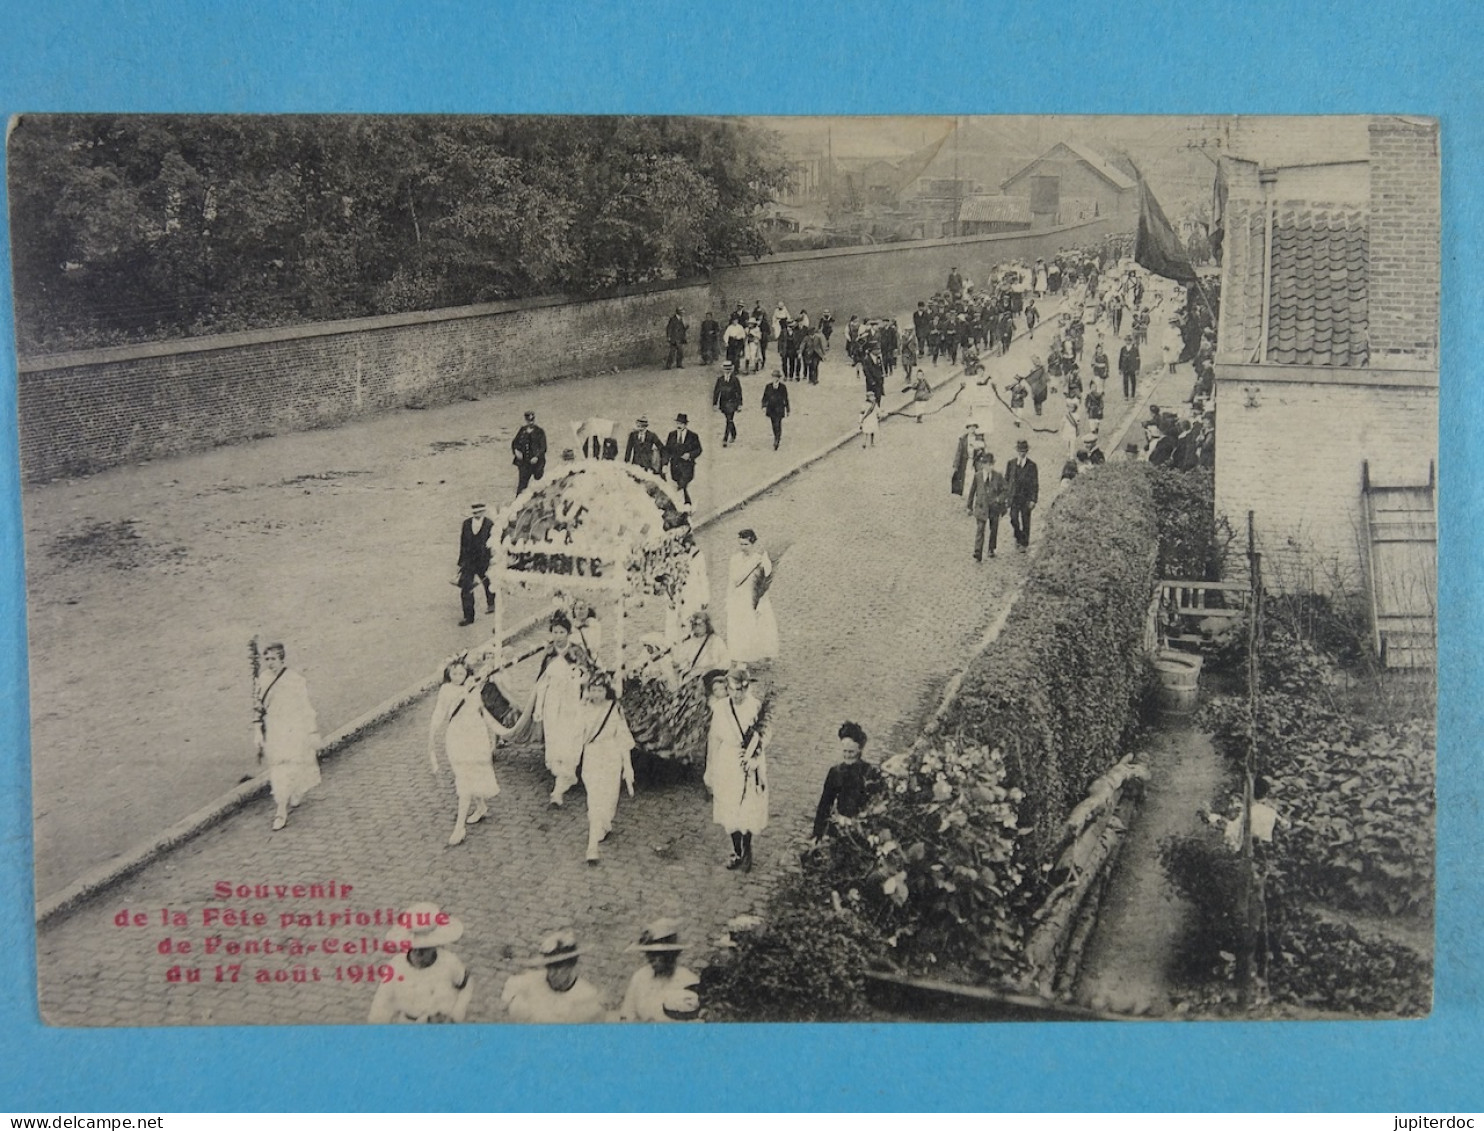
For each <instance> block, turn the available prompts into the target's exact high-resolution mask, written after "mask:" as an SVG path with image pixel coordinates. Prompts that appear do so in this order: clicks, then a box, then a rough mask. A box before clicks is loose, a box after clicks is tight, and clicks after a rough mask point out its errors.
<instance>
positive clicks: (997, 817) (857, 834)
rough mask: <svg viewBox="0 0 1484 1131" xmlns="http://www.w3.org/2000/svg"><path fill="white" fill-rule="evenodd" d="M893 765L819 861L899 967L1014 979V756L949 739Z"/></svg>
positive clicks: (839, 827)
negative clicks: (947, 966) (944, 966)
mask: <svg viewBox="0 0 1484 1131" xmlns="http://www.w3.org/2000/svg"><path fill="white" fill-rule="evenodd" d="M882 771H883V783H884V788H883V789H882V790H881V792H880V793H879V794H877V795H876V797H875V798H874V799H873V800H872V802H871V803H870V804H869V805H868V806H867V807H866V809H865V810H864V811H863V812H862V813H861V814H860V815H859V816H858V817H857V818H855V819H854V820H839V819H837V821H836V824H835V827H834V831H835V835H834V836H833V837H832V838H831V839H830V840H829V841H828V842H827V844H826V845H825V846H824V849H823V851H822V852H821V854H820V856H819V857H818V858H816V860H815V862H814V866H816V867H819V868H821V870H822V871H823V872H824V874H826V875H827V876H828V877H829V879H830V882H831V884H832V885H833V886H834V888H835V889H836V890H837V891H839V892H840V893H842V895H843V897H844V900H845V904H846V906H847V907H848V908H849V909H850V910H851V911H852V912H854V913H856V914H858V915H859V916H860V917H861V918H862V919H863V920H864V921H865V922H867V923H869V924H870V925H871V926H872V928H873V929H874V930H875V931H876V933H877V935H878V937H880V938H882V939H883V940H884V941H885V943H886V945H887V946H889V947H891V948H892V949H893V956H894V958H895V960H896V961H897V962H898V963H900V964H902V965H905V966H908V967H912V968H917V969H923V968H928V967H931V966H933V965H936V964H938V963H941V962H948V963H953V964H957V965H962V966H970V967H977V968H979V969H981V970H983V971H987V972H991V973H995V974H1013V973H1014V972H1015V971H1016V966H1017V961H1018V955H1019V951H1020V944H1021V927H1020V922H1019V920H1018V918H1017V914H1016V912H1017V902H1018V900H1019V899H1020V898H1021V897H1022V894H1023V889H1022V880H1023V871H1022V867H1021V865H1020V863H1019V862H1018V860H1017V856H1018V852H1017V841H1018V840H1019V835H1020V833H1019V828H1018V825H1019V819H1018V816H1017V807H1018V805H1019V802H1020V800H1021V793H1020V791H1019V790H1018V789H1015V788H1013V787H1011V786H1009V785H1007V783H1006V777H1007V770H1006V766H1005V761H1004V757H1003V755H1002V754H1001V753H1000V751H998V750H990V749H987V748H986V747H983V746H964V745H961V744H959V743H957V742H956V741H951V740H950V741H948V742H945V743H942V744H939V745H935V746H933V747H930V748H928V749H926V750H920V751H917V752H914V753H910V754H902V755H898V756H897V757H896V758H893V759H891V760H889V761H888V762H887V763H886V764H885V765H884V766H883V767H882Z"/></svg>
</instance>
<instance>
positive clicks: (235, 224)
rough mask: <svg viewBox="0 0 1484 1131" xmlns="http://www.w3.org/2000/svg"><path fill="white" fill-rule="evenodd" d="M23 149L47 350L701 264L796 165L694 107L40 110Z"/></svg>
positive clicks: (573, 285) (400, 307) (38, 324)
mask: <svg viewBox="0 0 1484 1131" xmlns="http://www.w3.org/2000/svg"><path fill="white" fill-rule="evenodd" d="M9 157H10V170H11V175H10V201H11V226H12V245H13V248H14V256H15V273H16V312H17V326H18V331H19V338H20V343H21V349H22V350H23V351H24V352H31V353H35V352H44V351H50V350H57V349H67V348H78V347H84V346H89V345H98V344H110V343H116V342H127V341H138V340H142V339H149V338H164V337H178V336H183V335H190V334H201V333H209V332H215V331H227V330H237V329H244V328H252V327H261V326H272V325H280V324H286V323H293V322H301V321H312V320H322V319H331V318H346V317H355V316H360V315H371V314H389V313H398V312H402V311H407V310H420V309H431V308H436V307H441V306H455V305H462V304H468V303H478V302H489V301H497V300H502V299H512V298H521V297H526V296H530V295H535V294H547V293H572V294H584V293H592V292H595V291H598V290H601V289H603V288H607V287H612V286H618V285H625V284H632V283H641V282H647V281H651V280H657V279H665V278H672V277H677V276H680V277H683V276H688V275H693V274H697V273H700V272H703V271H705V270H708V269H710V268H712V267H715V266H719V265H723V264H730V263H736V262H739V261H740V260H741V258H742V257H744V256H749V255H750V256H757V255H761V254H763V253H764V252H765V251H766V250H767V246H766V243H765V242H764V239H763V236H762V233H761V231H760V230H759V228H758V227H757V225H756V223H755V216H756V211H757V208H758V206H759V205H761V204H764V203H766V202H767V201H769V200H770V199H772V197H773V194H774V192H775V191H776V189H777V188H778V187H779V186H780V185H781V184H782V183H783V181H784V179H785V176H786V166H785V164H784V162H783V161H782V159H781V157H780V156H779V153H778V151H777V149H776V148H775V145H774V141H773V138H772V136H771V135H769V134H766V133H763V132H760V131H758V130H756V129H755V128H753V127H751V126H749V125H747V124H746V123H743V122H740V121H725V120H715V119H696V118H621V117H607V118H599V117H317V116H304V117H242V116H226V115H210V116H199V117H146V116H116V115H114V116H105V115H76V116H37V117H26V118H23V119H21V121H20V122H19V124H18V125H17V127H16V128H15V129H14V131H13V132H12V135H11V141H10V152H9Z"/></svg>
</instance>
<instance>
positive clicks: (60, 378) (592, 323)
mask: <svg viewBox="0 0 1484 1131" xmlns="http://www.w3.org/2000/svg"><path fill="white" fill-rule="evenodd" d="M1125 227H1126V225H1122V226H1118V225H1117V222H1116V221H1112V220H1100V221H1097V222H1094V223H1090V224H1080V225H1073V226H1071V227H1068V228H1063V229H1058V230H1054V231H1049V232H1037V233H1034V234H1021V233H1017V234H1013V235H997V236H982V237H970V238H965V239H958V240H932V241H927V242H924V243H919V244H908V245H902V244H894V245H886V246H883V247H870V248H846V249H835V250H831V251H822V252H800V253H796V254H793V255H781V256H772V257H769V258H766V259H763V260H759V261H757V262H755V263H747V264H743V265H741V266H738V267H735V268H727V269H725V270H722V271H718V272H716V273H715V275H714V276H713V277H712V278H711V279H710V280H709V281H704V282H691V283H686V284H682V285H676V286H669V287H664V286H656V287H641V288H634V289H632V290H630V291H628V292H626V293H621V294H614V295H610V296H606V297H603V298H598V299H592V300H587V301H579V302H571V301H566V300H563V299H536V300H530V301H526V302H520V303H504V304H496V305H490V306H483V307H468V308H463V309H460V310H452V311H432V312H427V313H421V314H411V315H400V316H394V317H386V318H371V319H356V320H352V321H348V322H340V323H332V324H323V325H314V326H297V327H288V328H285V329H279V330H264V331H255V332H252V333H244V334H229V335H221V336H218V337H213V338H203V339H196V340H192V341H186V342H168V343H158V344H153V345H146V346H135V347H127V348H119V349H108V350H91V351H87V352H85V353H79V354H71V355H63V356H53V357H47V358H28V359H22V361H21V363H20V366H19V371H20V372H19V409H20V431H21V448H20V455H21V470H22V474H23V476H24V477H25V479H26V480H27V481H39V480H47V479H54V478H58V477H64V476H68V475H76V474H80V473H83V472H89V471H96V470H101V469H103V468H107V467H113V466H116V465H119V464H124V463H131V462H135V461H138V460H142V459H155V458H159V457H162V456H171V455H179V454H183V453H186V452H192V451H200V450H203V449H206V448H211V447H215V446H219V445H222V444H230V443H235V442H239V441H242V440H246V439H251V438H253V437H255V436H262V435H265V434H271V433H278V432H290V431H298V430H302V429H307V428H317V427H324V426H327V425H333V424H338V423H341V422H343V421H346V420H350V419H354V418H356V417H360V416H365V415H369V414H371V413H375V412H379V411H382V410H385V409H390V408H395V407H398V406H401V405H404V404H407V403H408V402H409V401H417V402H420V403H425V404H436V403H440V402H445V401H449V400H452V399H454V398H455V397H457V396H459V395H461V394H464V393H471V392H484V391H489V390H495V389H504V388H515V387H519V386H522V385H530V384H536V383H539V382H543V381H551V380H560V379H564V378H571V377H580V376H585V375H590V374H594V373H598V372H601V371H604V370H608V369H613V368H626V367H632V366H639V365H646V364H655V363H658V362H660V361H661V360H662V359H663V358H664V352H665V335H664V326H665V321H666V319H667V318H668V316H669V314H670V312H671V311H673V310H674V308H675V307H676V306H677V305H679V306H682V307H684V308H685V310H686V313H687V317H688V319H689V321H690V323H691V335H690V347H689V350H690V354H691V356H692V357H693V356H694V352H695V348H696V340H697V335H698V329H699V324H700V319H701V315H702V314H703V313H704V311H705V310H706V309H708V308H709V309H712V310H715V311H716V312H717V313H718V315H720V314H722V313H723V312H724V311H727V310H730V309H731V307H732V306H733V305H734V304H735V303H736V302H737V301H739V300H741V301H743V302H746V303H747V304H748V305H749V308H750V306H751V304H752V302H753V300H755V299H761V300H762V301H763V302H764V304H765V305H766V306H767V308H768V309H769V310H771V309H772V308H773V306H774V305H775V304H776V303H777V301H778V299H779V298H782V299H783V300H784V301H785V302H787V303H788V306H789V309H790V310H792V311H795V312H797V311H798V310H799V309H801V308H803V309H807V310H808V311H809V312H810V314H811V315H812V316H815V317H817V316H818V314H819V312H821V311H822V310H823V309H824V308H826V307H829V308H831V309H832V310H833V311H834V313H835V314H836V316H837V317H838V318H839V319H840V321H841V324H842V325H843V323H844V321H845V320H846V319H847V318H849V317H850V315H851V314H852V313H859V314H862V315H868V314H876V313H886V312H893V311H901V310H904V309H906V308H908V307H909V306H911V305H915V303H916V301H917V300H918V299H919V298H922V297H925V296H926V295H928V294H931V293H932V292H933V291H936V290H938V289H939V288H941V287H942V285H943V280H944V279H945V278H946V277H947V275H948V269H949V268H950V267H952V266H958V267H959V268H960V270H961V271H962V272H963V273H964V274H965V276H966V277H968V278H970V279H982V278H984V275H985V272H986V270H987V269H988V268H989V267H990V266H992V265H993V264H996V263H1000V262H1004V261H1008V260H1011V259H1017V258H1020V259H1034V258H1035V257H1036V256H1048V255H1051V254H1053V253H1055V252H1056V251H1057V250H1059V249H1061V248H1069V247H1077V246H1082V245H1084V244H1090V243H1094V242H1096V241H1097V240H1099V239H1101V238H1102V236H1103V235H1104V234H1106V233H1108V232H1110V231H1115V230H1123V228H1125Z"/></svg>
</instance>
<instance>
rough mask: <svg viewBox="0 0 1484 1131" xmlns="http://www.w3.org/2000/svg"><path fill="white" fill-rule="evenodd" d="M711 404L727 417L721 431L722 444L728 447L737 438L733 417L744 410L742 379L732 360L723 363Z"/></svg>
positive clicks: (712, 392)
mask: <svg viewBox="0 0 1484 1131" xmlns="http://www.w3.org/2000/svg"><path fill="white" fill-rule="evenodd" d="M711 406H712V407H713V408H718V409H720V410H721V414H722V415H723V416H725V417H726V418H727V423H726V427H725V428H723V429H722V433H721V446H722V447H726V446H727V445H728V444H731V443H733V442H735V441H736V439H737V424H736V421H735V420H733V419H732V418H733V417H735V416H736V415H737V413H739V412H741V411H742V381H741V379H740V378H738V376H737V370H736V368H735V367H734V366H733V365H732V363H731V362H730V361H724V362H722V363H721V375H720V376H719V377H717V379H716V384H715V385H714V386H713V387H712V389H711Z"/></svg>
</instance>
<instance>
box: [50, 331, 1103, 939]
mask: <svg viewBox="0 0 1484 1131" xmlns="http://www.w3.org/2000/svg"><path fill="white" fill-rule="evenodd" d="M1043 321H1044V320H1043ZM1025 335H1026V331H1024V330H1022V331H1021V332H1020V333H1018V334H1016V335H1015V338H1014V339H1013V340H1017V341H1018V340H1019V339H1020V338H1022V337H1024V336H1025ZM963 375H964V373H963V367H962V366H960V365H955V366H952V367H950V369H949V370H948V371H947V372H946V373H945V374H944V375H943V377H942V379H941V380H939V381H937V382H936V383H934V384H933V390H934V391H935V392H936V391H937V390H939V389H942V388H944V387H945V386H947V385H949V384H950V383H952V382H953V381H954V380H957V379H961V378H962V377H963ZM930 380H931V378H930ZM891 401H892V407H891V408H890V409H889V410H888V409H887V408H886V406H885V405H883V406H882V418H883V419H887V418H889V417H891V416H898V415H901V414H902V411H903V410H904V409H905V408H906V407H907V406H908V405H910V404H911V403H912V401H913V397H912V395H911V394H910V393H906V394H898V395H897V396H896V397H894V398H891ZM1124 427H1125V428H1126V427H1127V424H1125V425H1124ZM859 434H860V433H859V430H858V429H855V428H852V429H851V430H850V431H848V432H846V433H844V434H843V435H841V436H840V437H839V438H838V439H835V440H832V441H830V442H828V443H827V444H825V445H824V446H823V447H820V448H818V449H816V450H815V451H814V452H813V453H811V454H809V455H806V456H805V457H804V458H803V459H801V460H799V461H797V462H795V463H793V464H791V465H790V466H788V467H786V468H784V469H783V470H782V471H780V472H778V473H777V474H775V475H773V476H770V477H769V478H768V479H766V480H764V481H763V482H762V483H760V484H758V485H756V486H754V487H750V488H748V489H747V490H745V491H744V492H743V493H742V494H740V495H738V496H737V497H735V498H733V499H732V500H730V501H728V502H726V503H723V504H722V505H720V506H719V507H716V508H714V509H712V510H711V511H709V512H707V513H706V514H705V515H704V516H699V517H697V518H695V519H694V521H692V523H691V529H692V530H693V531H697V532H699V531H700V530H703V529H705V528H706V527H709V526H711V525H713V524H714V523H716V522H718V521H720V520H721V519H723V518H725V517H726V516H727V515H729V514H732V513H734V512H735V511H738V510H740V509H741V508H742V507H744V506H746V505H747V504H748V503H750V502H752V501H753V500H754V499H757V498H758V497H760V496H762V495H765V494H767V493H768V492H769V491H772V490H773V489H774V488H776V487H778V486H779V485H780V484H782V483H785V482H787V481H788V480H790V479H792V478H794V477H795V476H796V475H798V474H799V473H801V472H803V471H805V470H807V469H808V468H810V467H813V466H814V465H815V464H817V463H819V462H820V461H822V460H824V459H825V458H826V457H828V456H830V455H832V454H833V453H835V452H837V451H839V450H840V449H841V448H843V447H845V446H846V445H847V444H849V443H850V442H851V441H853V440H854V439H855V438H856V437H857V436H858V435H859ZM1057 493H1058V494H1059V493H1060V487H1058V488H1057ZM1034 552H1035V549H1034V548H1032V553H1034ZM1023 584H1024V583H1023V581H1022V582H1021V583H1020V585H1019V586H1017V588H1016V590H1015V591H1014V592H1013V596H1014V598H1015V599H1018V598H1019V595H1020V593H1019V589H1020V588H1021V587H1023ZM1013 603H1014V602H1013V600H1012V601H1011V603H1010V605H1007V606H1006V609H1005V611H1004V612H1003V613H1002V614H1001V615H1000V616H999V617H997V618H996V621H995V622H994V624H992V625H991V630H992V632H993V636H998V635H999V629H1000V628H1001V627H1003V624H1004V620H1005V617H1006V616H1008V614H1009V609H1010V607H1011V606H1013ZM546 616H547V614H545V613H536V614H534V615H532V616H530V617H527V618H526V619H525V620H522V621H519V622H517V623H516V624H515V625H513V626H511V627H510V628H509V629H508V630H507V631H506V633H505V641H504V642H505V643H507V644H508V643H511V642H513V641H517V640H519V639H521V638H523V637H525V636H526V635H528V634H529V633H530V632H532V631H533V630H535V629H536V628H538V627H539V626H540V625H542V624H543V623H545V621H546ZM993 636H990V635H988V634H986V637H985V638H984V639H983V640H982V641H981V643H980V645H979V647H978V648H976V649H975V652H974V656H977V655H978V654H979V652H981V651H983V650H984V648H986V647H988V646H989V644H990V643H991V642H992V640H993ZM971 661H972V657H971ZM966 670H967V665H965V669H964V671H966ZM964 671H960V672H958V673H956V674H955V675H954V677H953V678H952V679H951V680H950V681H949V684H948V688H947V689H945V697H944V700H943V702H942V703H940V705H939V709H938V711H937V712H936V713H935V715H934V723H936V720H937V719H938V718H940V717H941V716H942V714H943V712H944V711H945V710H946V709H947V705H948V703H949V702H950V701H951V697H952V695H953V694H956V692H957V689H958V687H959V686H960V685H961V683H962V681H963V676H964ZM441 680H442V671H441V668H440V669H439V670H438V671H435V672H434V673H433V674H431V675H429V676H428V677H427V678H425V679H422V680H420V681H419V682H417V683H415V684H412V685H410V686H408V687H405V688H403V689H402V690H400V691H398V692H396V693H395V694H394V695H392V696H390V697H389V698H387V699H384V700H382V701H381V702H380V703H378V704H377V705H376V706H374V707H372V708H371V709H370V710H368V711H366V712H365V713H363V714H361V715H359V716H357V717H356V718H355V719H353V720H351V722H349V723H347V724H346V725H345V726H343V727H341V728H340V729H339V730H336V731H335V732H334V733H332V734H331V735H330V736H329V737H328V738H327V739H326V740H325V742H324V744H323V745H322V746H321V747H320V751H319V756H320V758H321V759H322V760H323V759H325V758H328V757H333V756H334V755H336V754H338V753H341V752H342V751H344V750H346V749H347V748H349V747H350V746H352V745H354V743H355V742H356V741H357V740H358V739H359V738H361V737H362V736H363V735H365V734H366V733H367V732H369V731H371V730H373V729H374V728H376V727H378V726H380V725H381V724H383V723H385V722H387V721H389V720H390V719H392V718H393V717H395V716H396V715H398V714H400V713H401V712H402V711H403V710H405V709H406V708H407V707H409V706H411V705H412V704H414V703H416V702H418V701H419V700H421V699H422V698H424V697H425V696H426V695H428V693H429V692H431V691H433V690H434V689H435V688H436V687H437V686H438V684H439V682H440V681H441ZM267 792H268V775H267V774H266V772H265V773H262V774H259V775H258V776H256V777H254V778H252V779H251V780H249V781H245V782H243V783H241V784H240V785H238V786H236V787H235V788H233V789H231V790H229V791H228V792H226V793H224V794H222V795H221V796H219V797H217V798H215V799H214V800H212V801H210V802H208V803H207V804H206V805H204V806H202V807H201V808H199V809H197V810H196V811H195V812H194V813H191V814H189V815H188V816H186V817H183V818H182V819H181V820H179V821H177V822H175V823H174V824H173V825H170V826H169V827H168V828H166V829H165V830H164V831H163V832H161V833H159V834H157V835H156V836H154V837H153V838H152V839H150V840H148V841H145V842H143V843H140V844H137V845H135V846H134V847H133V848H130V849H128V850H126V851H125V852H124V853H123V854H122V855H120V856H119V857H117V858H115V859H114V860H111V861H109V862H108V863H106V864H102V865H99V866H98V867H96V868H93V869H91V870H89V871H87V872H85V873H83V875H82V876H81V877H79V878H78V879H76V880H74V881H73V882H72V883H70V884H68V885H67V886H66V887H64V888H62V889H61V890H60V891H58V892H56V893H55V894H53V895H50V896H48V897H46V898H45V899H39V900H38V901H37V904H36V916H35V922H36V926H37V928H38V929H39V928H42V927H45V926H48V925H50V924H51V923H52V922H54V921H56V920H58V919H60V918H62V917H63V916H65V915H66V914H68V913H69V912H71V911H73V910H75V909H76V908H78V907H79V906H81V905H82V904H84V903H86V902H87V901H88V900H90V899H92V898H93V897H94V896H97V895H100V894H101V893H103V892H104V891H107V890H108V889H109V888H111V887H113V886H115V885H117V884H119V883H121V882H122V881H124V880H126V879H128V878H130V877H131V876H134V875H136V874H137V873H139V872H140V871H142V870H143V869H145V868H146V867H148V866H149V865H150V864H152V863H154V862H155V861H156V860H158V859H160V858H161V857H162V856H165V855H166V854H168V853H170V852H172V851H174V850H175V849H177V848H179V847H181V846H182V845H184V844H186V843H187V842H189V841H191V840H193V839H195V838H196V837H197V836H199V835H201V833H203V832H205V831H206V830H207V829H209V828H211V827H213V826H215V825H218V824H220V823H221V822H223V821H225V820H226V819H227V818H229V817H231V816H232V815H233V814H235V813H237V812H239V811H240V810H242V809H244V808H246V807H247V806H248V805H250V804H252V803H253V802H254V801H256V800H258V799H259V798H260V797H262V796H264V795H265V794H266V793H267Z"/></svg>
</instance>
